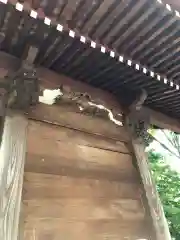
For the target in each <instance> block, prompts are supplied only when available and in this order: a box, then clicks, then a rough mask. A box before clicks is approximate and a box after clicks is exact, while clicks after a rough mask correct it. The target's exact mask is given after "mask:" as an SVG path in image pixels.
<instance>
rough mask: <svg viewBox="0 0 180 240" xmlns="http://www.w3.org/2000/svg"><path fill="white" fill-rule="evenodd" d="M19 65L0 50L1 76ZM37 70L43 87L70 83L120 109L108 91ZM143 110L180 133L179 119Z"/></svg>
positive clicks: (155, 119) (74, 88)
mask: <svg viewBox="0 0 180 240" xmlns="http://www.w3.org/2000/svg"><path fill="white" fill-rule="evenodd" d="M19 66H20V60H18V59H17V58H15V57H13V56H11V55H9V54H6V53H4V52H0V78H1V77H3V76H4V75H5V74H6V73H7V72H8V71H9V72H12V71H14V70H16V69H17V68H18V67H19ZM37 72H38V76H39V78H40V81H41V86H42V88H49V89H53V88H57V87H58V86H60V84H65V85H69V86H71V87H72V89H73V90H75V91H81V92H88V94H90V95H91V96H92V98H94V99H100V98H101V100H102V101H105V102H106V103H108V106H107V107H109V108H114V109H118V111H119V109H120V106H119V105H118V103H117V100H116V99H115V97H114V96H113V95H111V94H110V93H108V92H105V91H103V90H100V89H95V88H93V87H91V86H89V85H87V84H85V83H82V82H78V81H75V80H73V79H71V78H68V77H66V76H64V75H60V74H57V73H55V72H53V71H50V70H48V69H45V68H38V69H37ZM43 108H44V107H43ZM37 111H38V109H37ZM143 111H145V113H146V114H147V115H148V116H149V117H150V123H151V124H153V125H156V126H158V127H160V128H166V129H169V130H172V131H174V132H177V133H180V122H179V121H178V120H177V119H174V118H171V117H169V116H167V115H165V114H162V113H160V112H157V111H154V110H152V109H149V108H145V107H144V108H143ZM31 117H33V115H31Z"/></svg>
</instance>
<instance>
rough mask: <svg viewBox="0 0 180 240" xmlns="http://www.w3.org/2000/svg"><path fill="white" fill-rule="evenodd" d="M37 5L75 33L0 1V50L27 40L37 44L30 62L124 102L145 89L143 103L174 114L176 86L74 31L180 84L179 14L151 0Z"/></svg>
mask: <svg viewBox="0 0 180 240" xmlns="http://www.w3.org/2000/svg"><path fill="white" fill-rule="evenodd" d="M41 7H42V9H43V10H42V9H39V11H41V15H43V11H44V13H45V15H47V16H49V17H50V18H51V19H53V21H55V20H56V21H58V22H60V23H61V24H64V25H65V26H66V27H69V28H71V29H75V31H76V33H78V34H77V35H76V36H77V37H75V38H71V37H70V36H69V32H68V31H63V32H62V33H61V32H58V31H57V30H56V28H55V26H52V25H51V26H47V25H45V24H44V20H43V19H33V18H31V17H30V16H29V15H28V13H27V12H19V11H17V10H15V8H14V6H13V5H11V4H0V28H1V32H4V33H5V37H3V38H2V39H3V42H2V44H1V50H4V51H6V52H8V53H10V54H13V55H15V56H18V57H21V56H22V53H23V52H24V47H25V46H26V43H27V41H30V40H31V41H32V42H33V43H35V44H36V45H37V46H38V47H39V53H38V55H37V58H36V63H38V64H41V65H43V66H45V67H47V68H50V69H53V70H55V71H56V72H59V73H64V74H66V75H68V76H70V77H72V78H74V79H76V80H80V81H83V82H87V83H88V84H91V85H93V86H95V87H99V88H102V89H105V90H108V91H110V92H112V93H113V94H115V95H116V96H117V97H119V96H121V100H123V101H124V103H129V102H131V101H132V100H133V99H134V96H135V94H136V93H137V92H138V91H139V90H140V89H142V88H145V89H146V90H147V92H148V98H147V100H146V102H145V104H146V105H147V106H148V107H150V108H152V109H155V110H158V111H160V112H162V113H165V114H167V115H171V116H172V117H174V118H179V117H180V91H179V90H176V88H175V87H170V86H169V85H167V84H164V83H163V82H161V81H157V79H156V78H152V77H150V76H149V75H148V74H147V75H145V74H143V72H142V71H137V70H135V68H132V67H129V66H127V64H125V63H121V62H119V61H118V60H117V59H116V58H111V57H109V53H102V52H100V49H99V48H95V49H94V48H91V47H90V44H89V43H87V44H84V43H82V42H80V41H79V35H81V34H82V35H84V36H88V37H89V38H91V39H92V40H94V41H96V42H98V43H100V44H103V45H105V46H108V48H110V49H115V50H116V51H117V52H118V53H120V54H122V55H124V56H126V57H127V58H128V59H132V60H134V61H136V62H138V63H140V64H142V65H145V66H147V67H148V68H149V69H151V70H152V71H154V72H157V73H159V74H161V75H162V76H166V77H167V78H168V79H172V80H173V81H174V82H175V83H177V84H180V80H179V78H180V64H179V62H180V61H179V60H180V54H179V50H180V18H179V19H178V17H176V16H175V14H174V12H172V11H168V10H167V9H166V8H165V7H164V5H162V4H159V3H158V2H157V1H155V0H136V1H135V0H125V1H123V0H121V1H120V0H114V1H113V0H96V1H89V0H79V1H75V0H69V1H64V2H63V1H55V0H54V1H52V0H51V1H42V2H41ZM2 36H3V35H2ZM30 36H31V37H30Z"/></svg>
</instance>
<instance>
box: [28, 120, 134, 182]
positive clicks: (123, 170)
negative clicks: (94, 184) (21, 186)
mask: <svg viewBox="0 0 180 240" xmlns="http://www.w3.org/2000/svg"><path fill="white" fill-rule="evenodd" d="M94 122H95V124H96V119H95V120H94ZM42 125H43V127H42V128H43V129H44V130H43V134H46V135H48V133H49V134H50V133H51V134H52V132H51V129H52V128H51V127H50V126H51V125H50V126H49V127H48V126H47V125H46V124H42ZM85 126H86V128H88V126H87V125H85ZM97 128H98V126H97ZM99 128H100V127H99ZM31 129H32V127H30V132H29V135H28V153H27V159H26V166H25V170H26V171H30V172H41V173H43V172H44V173H49V174H62V175H72V176H74V177H75V176H76V177H77V176H78V175H81V176H86V177H88V176H89V177H90V178H92V177H96V178H97V179H98V178H103V177H104V178H106V177H107V178H109V179H127V181H130V179H137V178H138V175H137V174H136V170H135V168H134V166H133V164H132V156H131V155H130V153H127V152H126V153H123V152H122V153H121V152H118V151H111V150H106V149H103V148H101V149H99V148H97V147H95V146H88V144H87V145H85V144H80V142H79V143H78V141H75V139H74V141H73V138H69V140H68V139H67V140H68V141H67V140H66V139H65V138H64V141H59V140H58V139H57V138H45V137H43V134H42V130H41V128H39V129H38V128H37V127H35V128H34V130H33V131H31ZM35 129H36V130H35ZM45 129H46V130H45ZM34 131H36V133H34ZM59 131H60V130H58V132H59ZM110 131H111V129H110ZM39 132H40V134H39ZM68 132H69V130H68ZM68 132H67V133H66V134H68ZM37 135H38V136H37ZM74 135H75V136H77V139H78V135H79V132H77V131H74ZM51 136H52V135H51ZM84 136H89V135H88V134H86V133H84ZM107 136H108V135H107ZM84 138H85V137H84ZM81 140H83V138H81ZM94 142H98V140H97V138H96V135H94ZM115 144H116V141H115ZM122 144H124V143H123V142H122ZM106 145H108V141H107V142H106ZM123 146H125V145H123ZM127 150H128V149H127V147H126V151H127Z"/></svg>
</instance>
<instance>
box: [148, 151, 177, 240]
mask: <svg viewBox="0 0 180 240" xmlns="http://www.w3.org/2000/svg"><path fill="white" fill-rule="evenodd" d="M148 156H149V161H150V164H151V169H152V173H153V176H154V179H155V182H156V186H157V191H158V192H159V195H160V198H161V202H162V204H163V207H164V211H165V215H166V218H167V220H168V224H169V228H170V232H171V235H172V237H174V239H176V240H180V175H179V174H178V173H177V172H176V171H173V170H172V169H171V168H170V166H168V165H166V164H165V163H164V161H163V157H162V156H161V155H160V154H156V153H154V152H153V151H149V153H148Z"/></svg>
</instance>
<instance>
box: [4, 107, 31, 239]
mask: <svg viewBox="0 0 180 240" xmlns="http://www.w3.org/2000/svg"><path fill="white" fill-rule="evenodd" d="M27 125H28V121H27V119H26V117H25V116H24V115H21V114H20V113H15V112H9V113H8V114H7V116H6V118H5V125H4V131H3V139H2V144H1V148H0V239H3V240H17V239H18V234H19V233H18V231H19V218H20V209H21V195H22V185H23V173H24V162H25V153H26V132H27Z"/></svg>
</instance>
